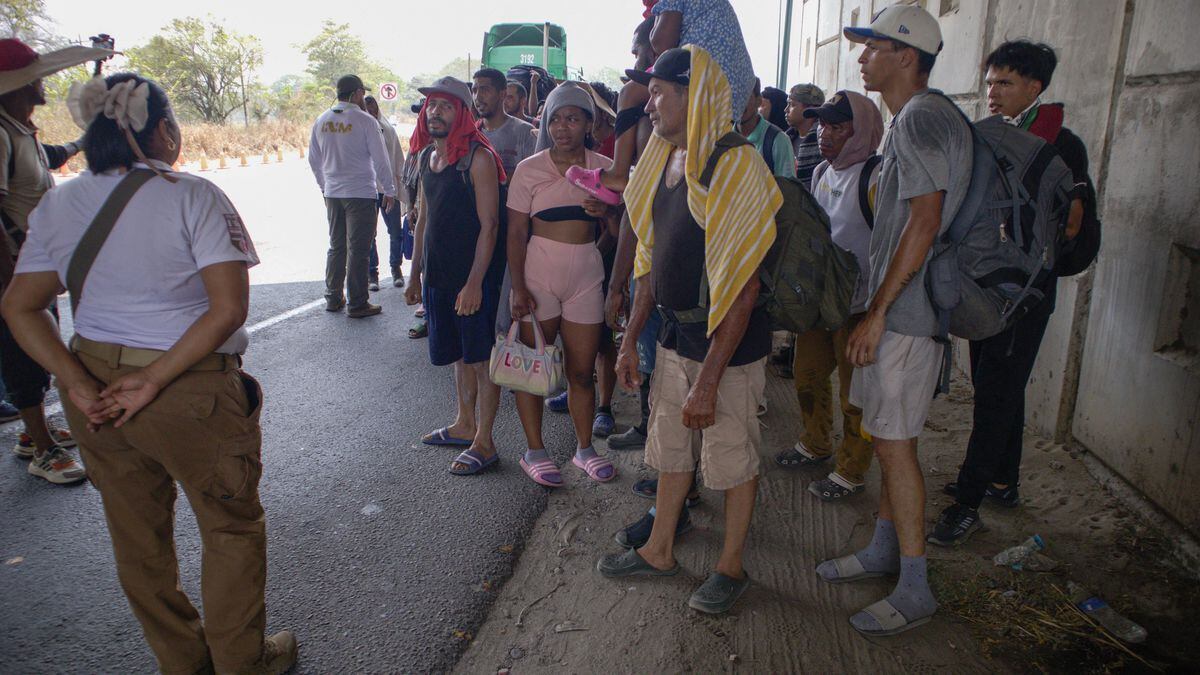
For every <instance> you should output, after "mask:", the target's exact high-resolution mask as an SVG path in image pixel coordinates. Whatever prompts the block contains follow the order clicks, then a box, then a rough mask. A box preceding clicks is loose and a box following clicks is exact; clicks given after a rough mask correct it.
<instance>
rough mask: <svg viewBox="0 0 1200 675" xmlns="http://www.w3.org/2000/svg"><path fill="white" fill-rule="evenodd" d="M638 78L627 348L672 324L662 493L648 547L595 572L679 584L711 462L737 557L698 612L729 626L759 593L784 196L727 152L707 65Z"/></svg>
mask: <svg viewBox="0 0 1200 675" xmlns="http://www.w3.org/2000/svg"><path fill="white" fill-rule="evenodd" d="M626 75H628V76H629V77H630V78H631V79H633V80H635V81H638V82H641V83H642V84H644V85H646V86H648V87H649V90H650V102H649V103H648V104H647V105H646V112H647V113H648V114H649V116H650V120H651V122H652V123H653V124H654V135H653V137H652V138H651V139H650V142H649V143H648V144H647V145H646V150H645V152H644V153H643V155H642V158H641V161H639V163H638V168H637V171H636V172H635V173H634V175H633V177H632V179H631V180H630V183H629V187H628V188H627V189H626V191H625V202H626V205H627V207H628V211H629V218H630V222H631V224H632V226H633V231H634V232H635V233H636V234H637V237H638V248H637V262H636V266H635V269H634V276H635V277H637V278H639V279H642V282H641V283H638V285H637V292H636V295H635V298H634V307H633V311H632V313H631V316H630V318H629V322H628V325H627V326H626V335H637V334H638V333H640V332H641V330H642V327H643V326H644V324H645V323H646V319H647V317H649V315H650V313H651V312H652V311H657V312H659V313H661V314H662V316H663V320H664V327H663V329H662V330H661V331H660V333H659V344H658V352H657V357H656V359H657V364H656V369H655V373H654V379H653V381H652V383H651V388H650V410H651V419H650V425H649V438H648V439H647V443H646V464H648V465H649V466H651V467H653V468H655V469H657V470H658V471H659V485H658V495H657V497H656V503H655V510H656V515H655V519H654V526H653V529H652V530H651V533H650V537H649V539H648V540H647V541H646V542H645V543H644V545H641V546H636V547H633V548H629V549H628V550H627V551H625V552H624V553H621V554H613V555H607V556H604V557H603V558H601V559H600V560H599V562H598V563H597V565H596V567H597V569H598V570H599V572H600V573H601V574H603V575H604V576H606V577H624V576H632V575H653V576H667V575H673V574H676V573H677V572H678V571H679V564H678V563H677V562H676V561H675V556H674V552H673V542H674V538H675V534H676V526H677V525H678V524H679V522H680V517H681V512H682V510H683V505H684V498H685V497H686V496H687V492H688V490H689V488H690V487H691V484H692V474H693V471H694V469H695V467H696V462H697V458H698V460H699V464H700V469H701V472H702V473H703V476H704V483H705V484H706V485H707V486H708V487H709V488H712V489H714V490H723V491H724V492H725V544H724V547H723V549H722V551H721V556H720V559H719V560H718V561H717V565H716V569H715V570H714V571H713V572H712V573H711V574H709V575H708V577H707V579H706V580H705V581H704V583H703V584H702V585H701V586H700V588H698V589H697V590H696V592H695V593H693V594H692V597H691V599H690V600H689V601H688V605H689V606H690V607H692V608H693V609H696V610H699V611H702V612H707V613H711V614H719V613H722V612H725V611H727V610H728V609H729V608H730V607H732V606H733V604H734V602H736V601H737V599H738V598H739V597H740V596H741V595H742V593H743V592H745V590H746V588H748V587H749V585H750V577H749V575H747V574H746V571H745V569H743V567H742V552H743V549H744V548H745V543H746V533H747V531H748V530H749V527H750V519H751V516H752V515H753V512H754V497H755V492H756V491H757V489H758V474H759V460H758V448H759V445H760V443H761V436H760V432H759V426H758V422H757V418H756V417H755V411H756V410H757V408H758V404H759V403H760V402H761V401H762V399H763V387H764V385H765V362H766V357H767V354H768V353H769V352H770V349H771V333H770V325H769V322H768V319H767V315H766V311H765V310H764V309H763V307H762V306H758V305H757V303H756V300H757V298H758V293H759V285H760V282H759V276H758V271H759V265H760V264H761V263H762V260H763V258H764V257H765V256H766V253H767V249H769V248H770V246H771V244H772V243H773V242H774V241H775V212H776V211H778V210H779V207H780V206H781V205H782V204H783V196H782V194H781V193H780V191H779V188H778V187H777V186H776V183H775V179H774V178H772V176H771V174H770V172H769V171H768V170H767V167H766V165H765V163H764V162H763V161H762V159H761V158H760V157H759V155H758V152H757V151H756V150H755V149H754V147H753V146H750V145H745V144H738V143H736V142H731V141H730V140H729V139H724V141H725V142H722V143H720V144H718V141H720V140H722V139H723V137H725V136H726V135H727V134H730V133H733V125H732V123H731V121H730V119H729V114H728V112H729V110H730V107H729V106H730V95H731V94H730V87H729V81H728V79H726V77H725V74H724V72H723V71H722V70H721V69H720V67H718V66H717V65H716V63H715V62H714V61H713V59H712V56H711V55H709V53H708V52H706V51H705V50H704V49H702V48H700V47H697V46H695V45H687V46H685V47H683V48H677V49H670V50H667V51H665V52H663V53H662V55H661V56H659V58H658V61H657V62H656V63H655V64H654V69H653V71H652V72H650V73H645V72H641V71H632V70H629V71H626ZM703 293H707V298H706V299H703V298H702V294H703ZM701 307H705V308H707V309H701ZM640 379H641V376H640V375H639V373H638V356H637V350H636V346H635V344H634V341H632V340H628V341H626V342H625V343H624V344H623V345H622V347H621V352H620V354H619V355H618V356H617V380H618V382H620V383H621V384H622V385H623V386H624V387H625V388H626V389H630V390H633V391H636V390H637V387H638V385H639V383H640ZM684 517H686V516H684ZM685 529H686V528H685ZM630 546H633V543H630Z"/></svg>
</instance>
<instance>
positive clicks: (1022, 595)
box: [935, 570, 1170, 673]
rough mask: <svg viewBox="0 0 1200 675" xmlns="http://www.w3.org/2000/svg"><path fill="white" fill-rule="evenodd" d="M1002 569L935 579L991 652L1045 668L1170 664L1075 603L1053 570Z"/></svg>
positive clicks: (945, 603)
mask: <svg viewBox="0 0 1200 675" xmlns="http://www.w3.org/2000/svg"><path fill="white" fill-rule="evenodd" d="M1000 574H1001V575H1002V576H1007V577H1008V578H994V577H991V576H984V575H972V576H968V577H965V578H960V579H946V578H943V579H941V583H937V584H935V585H936V586H937V589H936V593H937V596H938V601H939V603H940V604H941V606H942V608H943V609H945V610H948V611H949V612H951V613H953V614H954V615H956V616H957V617H958V618H960V619H962V620H963V621H965V622H966V623H967V624H969V625H970V626H971V628H972V631H973V632H974V633H975V634H976V637H978V638H979V641H980V644H981V646H982V648H983V650H984V653H985V654H986V655H987V656H989V657H992V658H996V657H999V658H1002V659H1004V660H1006V661H1009V662H1013V661H1015V662H1019V663H1024V664H1027V668H1028V669H1029V670H1030V671H1035V672H1042V673H1049V672H1068V671H1077V672H1106V673H1108V672H1161V671H1163V670H1169V669H1170V666H1168V665H1167V664H1164V663H1159V662H1155V660H1154V659H1153V657H1152V656H1151V657H1149V658H1145V657H1143V656H1142V655H1140V654H1138V653H1136V652H1135V651H1133V650H1131V649H1130V648H1129V647H1127V646H1126V645H1125V644H1123V643H1122V642H1121V641H1120V640H1119V639H1117V638H1116V637H1114V636H1113V635H1112V634H1111V633H1109V632H1108V631H1107V630H1105V629H1104V628H1103V627H1102V626H1100V625H1099V624H1098V623H1096V622H1095V621H1093V620H1092V619H1091V618H1090V617H1088V616H1087V615H1085V614H1084V613H1083V612H1081V611H1079V610H1078V609H1076V608H1075V606H1074V605H1073V604H1072V603H1071V602H1070V601H1069V599H1068V597H1067V595H1066V593H1065V592H1064V590H1063V589H1062V588H1060V586H1059V585H1058V584H1057V583H1055V582H1057V581H1058V580H1057V579H1054V578H1053V577H1052V576H1051V575H1043V574H1036V573H1031V572H1010V571H1008V570H1001V571H1000ZM1139 651H1143V650H1139Z"/></svg>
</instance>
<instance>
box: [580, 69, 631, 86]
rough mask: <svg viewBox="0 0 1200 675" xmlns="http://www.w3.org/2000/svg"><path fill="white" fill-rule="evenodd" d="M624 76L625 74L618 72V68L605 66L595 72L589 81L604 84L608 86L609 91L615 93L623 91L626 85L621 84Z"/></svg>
mask: <svg viewBox="0 0 1200 675" xmlns="http://www.w3.org/2000/svg"><path fill="white" fill-rule="evenodd" d="M622 74H623V73H621V72H619V71H617V69H616V68H610V67H608V66H604V67H603V68H600V69H598V70H596V71H594V72H593V73H592V76H591V77H590V78H588V80H589V81H591V82H603V83H604V84H606V85H608V88H609V89H611V90H613V91H621V87H623V86H625V85H624V83H623V82H621V75H622Z"/></svg>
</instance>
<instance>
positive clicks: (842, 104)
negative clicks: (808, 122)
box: [803, 91, 854, 124]
mask: <svg viewBox="0 0 1200 675" xmlns="http://www.w3.org/2000/svg"><path fill="white" fill-rule="evenodd" d="M803 114H804V116H805V117H808V118H810V119H811V118H813V117H816V118H818V119H820V120H821V121H822V122H828V123H830V124H841V123H842V122H849V121H850V120H852V119H854V109H853V108H851V107H850V97H849V96H846V92H845V91H839V92H838V93H836V94H834V95H833V97H832V98H830V99H829V100H828V101H826V102H825V103H823V104H822V105H820V106H818V107H816V108H807V109H805V111H804V113H803Z"/></svg>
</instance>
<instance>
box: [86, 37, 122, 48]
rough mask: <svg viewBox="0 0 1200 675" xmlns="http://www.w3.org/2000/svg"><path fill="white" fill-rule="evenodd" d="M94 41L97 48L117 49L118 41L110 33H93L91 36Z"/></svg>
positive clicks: (93, 45) (93, 44) (93, 43)
mask: <svg viewBox="0 0 1200 675" xmlns="http://www.w3.org/2000/svg"><path fill="white" fill-rule="evenodd" d="M89 39H90V40H91V41H92V47H94V48H96V49H116V46H117V41H116V39H115V38H113V36H111V35H109V34H108V33H101V34H99V35H93V36H92V37H91V38H89Z"/></svg>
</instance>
